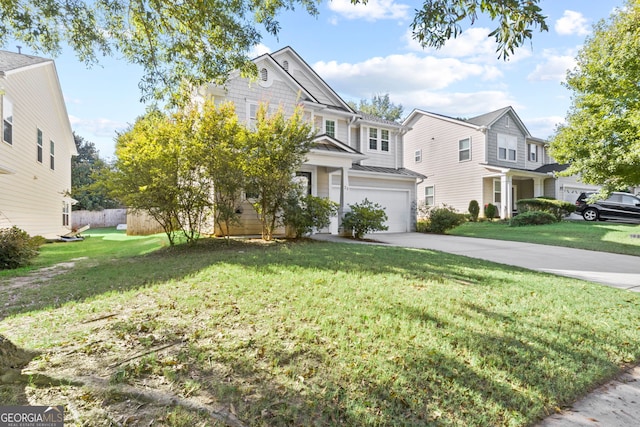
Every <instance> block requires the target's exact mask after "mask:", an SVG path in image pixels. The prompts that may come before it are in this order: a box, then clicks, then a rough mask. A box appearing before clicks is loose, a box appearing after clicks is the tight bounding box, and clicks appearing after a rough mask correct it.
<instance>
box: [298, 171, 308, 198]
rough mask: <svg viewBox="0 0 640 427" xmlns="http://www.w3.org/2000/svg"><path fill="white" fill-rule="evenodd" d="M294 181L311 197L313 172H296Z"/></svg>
mask: <svg viewBox="0 0 640 427" xmlns="http://www.w3.org/2000/svg"><path fill="white" fill-rule="evenodd" d="M294 181H295V182H297V183H298V184H299V185H300V186H301V187H302V188H304V189H305V190H306V193H307V194H308V195H311V190H312V189H311V172H296V177H295V178H294Z"/></svg>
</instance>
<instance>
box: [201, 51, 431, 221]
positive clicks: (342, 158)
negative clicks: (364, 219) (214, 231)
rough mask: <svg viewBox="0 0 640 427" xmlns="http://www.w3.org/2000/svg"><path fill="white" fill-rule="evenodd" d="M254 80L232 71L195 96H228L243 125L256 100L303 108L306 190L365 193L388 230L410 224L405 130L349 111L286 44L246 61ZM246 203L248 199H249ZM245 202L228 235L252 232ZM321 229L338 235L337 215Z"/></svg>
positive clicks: (411, 187) (412, 186)
mask: <svg viewBox="0 0 640 427" xmlns="http://www.w3.org/2000/svg"><path fill="white" fill-rule="evenodd" d="M254 62H255V64H256V65H257V67H258V72H259V74H258V79H257V80H249V79H246V78H243V77H241V76H240V74H239V73H236V74H233V75H232V76H231V77H230V79H229V81H228V82H227V83H226V84H225V85H224V87H221V86H214V85H212V86H210V87H208V88H206V89H205V90H204V92H205V93H203V94H202V95H203V96H213V97H214V100H215V102H216V103H221V102H225V101H232V102H233V103H234V104H235V106H236V114H237V115H238V117H239V119H240V120H241V121H242V122H244V123H246V124H247V125H248V126H251V124H252V122H253V121H254V120H255V116H256V111H257V108H258V105H259V103H268V104H269V106H270V108H271V109H278V108H280V107H282V108H283V110H284V112H285V114H287V115H290V114H292V113H293V111H294V109H295V108H296V106H298V105H300V106H302V107H303V109H304V115H305V117H306V119H307V120H308V121H309V122H310V123H312V124H313V126H314V129H315V130H316V132H317V136H316V137H315V140H314V142H315V144H314V147H313V148H312V149H311V151H310V152H309V154H308V155H307V159H306V162H305V163H304V165H303V166H302V167H301V169H300V171H299V172H298V177H299V178H298V179H301V180H303V181H304V182H305V183H306V185H307V188H308V192H309V194H313V195H315V196H320V197H328V198H330V199H331V200H333V201H335V202H336V203H338V204H339V205H340V212H342V213H344V212H346V211H347V210H348V205H349V204H354V203H360V202H362V201H363V200H364V199H365V198H366V199H368V200H370V201H372V202H375V203H379V204H380V205H381V206H383V207H384V209H385V211H386V213H387V216H388V221H387V222H386V225H387V226H388V227H389V230H388V231H389V232H405V231H411V230H414V229H415V221H416V184H417V182H418V181H419V180H420V179H421V176H420V175H419V174H417V173H415V172H413V171H410V170H408V169H405V168H404V167H403V137H404V135H405V133H406V130H407V129H406V128H405V127H404V126H402V125H400V124H398V123H395V122H391V121H387V120H382V119H380V118H377V117H374V116H370V115H366V114H362V113H359V112H356V111H354V110H353V109H352V108H351V107H349V105H348V104H347V103H346V102H345V101H344V100H342V98H340V96H339V95H338V94H337V93H336V92H335V91H334V90H333V89H331V87H329V86H328V85H327V83H326V82H325V81H324V80H322V78H320V76H318V75H317V74H316V72H315V71H314V70H313V69H312V68H311V67H310V66H309V65H308V64H307V63H306V62H305V61H304V60H303V59H302V58H301V57H300V56H299V55H298V54H297V53H296V52H295V51H294V50H293V49H292V48H290V47H286V48H283V49H281V50H278V51H277V52H274V53H271V54H264V55H262V56H260V57H258V58H256V59H255V60H254ZM249 202H250V200H249ZM249 202H246V203H245V204H244V205H243V206H242V207H241V208H240V210H241V211H242V215H241V222H242V224H241V225H240V226H239V227H236V228H235V229H232V233H233V234H259V233H260V230H261V229H260V224H259V222H258V218H257V215H256V214H255V212H254V211H253V209H252V208H251V206H250V204H249ZM321 231H322V232H330V233H334V234H335V233H338V232H339V217H338V218H335V219H334V220H333V221H332V224H331V226H330V227H329V229H327V230H321Z"/></svg>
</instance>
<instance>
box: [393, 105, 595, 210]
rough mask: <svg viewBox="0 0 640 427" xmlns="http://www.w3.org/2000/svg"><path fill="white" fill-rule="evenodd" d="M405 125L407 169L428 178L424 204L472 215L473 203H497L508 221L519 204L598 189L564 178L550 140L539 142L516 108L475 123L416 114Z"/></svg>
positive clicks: (423, 191)
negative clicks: (447, 206)
mask: <svg viewBox="0 0 640 427" xmlns="http://www.w3.org/2000/svg"><path fill="white" fill-rule="evenodd" d="M403 125H404V126H406V127H407V128H411V130H410V131H409V132H408V133H407V134H406V135H405V138H404V141H405V153H404V164H405V166H407V167H408V168H410V169H412V170H414V171H416V172H419V173H421V174H423V175H425V176H426V179H425V180H424V181H422V182H421V183H420V184H419V186H418V200H419V202H422V203H424V202H426V203H427V204H429V205H432V206H436V205H437V206H440V205H442V204H446V205H449V206H451V207H453V208H455V209H456V210H458V211H460V212H467V209H468V206H469V202H470V201H471V200H476V201H477V202H478V203H479V204H480V206H481V215H482V206H485V205H487V204H488V203H493V204H494V205H496V206H497V207H498V212H499V215H500V217H502V218H510V217H512V216H513V214H514V213H515V212H516V210H517V207H516V202H517V200H519V199H526V198H532V197H538V196H548V197H554V198H557V199H562V200H567V201H571V202H574V201H575V200H576V199H577V197H578V195H579V194H580V192H581V191H585V190H592V189H598V187H594V186H589V185H585V184H582V183H580V182H579V180H578V179H577V178H576V177H558V176H557V172H559V171H562V170H564V169H566V166H565V165H559V164H557V163H555V162H554V160H553V159H552V158H551V157H550V156H549V154H548V143H547V141H545V140H543V139H539V138H534V137H532V136H531V135H530V134H529V131H528V130H527V128H526V126H525V125H524V123H523V122H522V120H520V117H518V115H517V114H516V112H515V111H514V110H513V108H512V107H506V108H502V109H500V110H497V111H493V112H491V113H487V114H483V115H481V116H477V117H473V118H470V119H456V118H452V117H446V116H443V115H439V114H434V113H429V112H426V111H421V110H414V111H412V112H411V114H409V116H408V117H407V118H406V119H405V120H404V122H403Z"/></svg>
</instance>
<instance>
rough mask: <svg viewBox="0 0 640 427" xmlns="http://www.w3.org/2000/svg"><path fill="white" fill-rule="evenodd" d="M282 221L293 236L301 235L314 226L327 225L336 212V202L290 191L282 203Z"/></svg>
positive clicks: (317, 227)
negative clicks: (301, 195)
mask: <svg viewBox="0 0 640 427" xmlns="http://www.w3.org/2000/svg"><path fill="white" fill-rule="evenodd" d="M283 210H284V212H283V221H284V224H285V225H286V226H287V227H289V228H290V229H291V230H292V231H293V233H294V236H293V237H296V238H298V237H302V236H304V235H306V234H309V233H311V232H312V231H313V229H314V228H315V229H316V230H319V229H321V228H325V227H328V226H329V224H330V222H331V217H332V216H335V215H336V213H337V212H338V204H337V203H336V202H332V201H331V200H329V199H327V198H322V197H316V196H312V195H310V194H307V195H305V196H303V197H300V196H299V195H298V194H296V193H292V194H291V195H290V196H289V197H288V198H287V200H286V201H285V204H284V209H283Z"/></svg>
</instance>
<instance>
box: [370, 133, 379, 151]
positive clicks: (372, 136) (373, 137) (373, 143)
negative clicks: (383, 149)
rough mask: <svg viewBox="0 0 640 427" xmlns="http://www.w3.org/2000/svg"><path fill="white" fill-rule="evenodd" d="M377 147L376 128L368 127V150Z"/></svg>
mask: <svg viewBox="0 0 640 427" xmlns="http://www.w3.org/2000/svg"><path fill="white" fill-rule="evenodd" d="M377 149H378V129H376V128H369V150H377Z"/></svg>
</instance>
